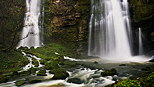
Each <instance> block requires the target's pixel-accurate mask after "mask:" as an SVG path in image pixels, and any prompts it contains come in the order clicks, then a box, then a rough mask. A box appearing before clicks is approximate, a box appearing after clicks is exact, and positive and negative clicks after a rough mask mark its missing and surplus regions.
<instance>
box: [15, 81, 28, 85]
mask: <svg viewBox="0 0 154 87" xmlns="http://www.w3.org/2000/svg"><path fill="white" fill-rule="evenodd" d="M25 83H26V81H18V82H16V86H21V85H23V84H25Z"/></svg>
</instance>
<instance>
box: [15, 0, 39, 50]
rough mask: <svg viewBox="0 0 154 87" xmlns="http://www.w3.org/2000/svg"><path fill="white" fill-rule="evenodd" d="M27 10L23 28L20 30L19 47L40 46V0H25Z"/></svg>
mask: <svg viewBox="0 0 154 87" xmlns="http://www.w3.org/2000/svg"><path fill="white" fill-rule="evenodd" d="M26 6H27V12H26V16H25V23H24V28H23V30H22V35H21V38H20V39H21V40H20V42H19V44H18V46H17V48H19V47H21V46H22V47H28V48H30V47H35V48H36V47H40V46H41V41H40V26H39V17H40V9H41V0H26Z"/></svg>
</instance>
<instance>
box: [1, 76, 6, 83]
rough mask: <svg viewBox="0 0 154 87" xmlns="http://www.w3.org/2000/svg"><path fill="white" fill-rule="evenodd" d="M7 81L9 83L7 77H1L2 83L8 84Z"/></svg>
mask: <svg viewBox="0 0 154 87" xmlns="http://www.w3.org/2000/svg"><path fill="white" fill-rule="evenodd" d="M7 81H8V78H7V77H5V76H3V75H0V83H3V82H7Z"/></svg>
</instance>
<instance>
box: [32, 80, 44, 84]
mask: <svg viewBox="0 0 154 87" xmlns="http://www.w3.org/2000/svg"><path fill="white" fill-rule="evenodd" d="M39 82H42V81H41V80H30V81H29V83H39Z"/></svg>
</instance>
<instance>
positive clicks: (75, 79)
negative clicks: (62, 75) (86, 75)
mask: <svg viewBox="0 0 154 87" xmlns="http://www.w3.org/2000/svg"><path fill="white" fill-rule="evenodd" d="M67 82H69V83H75V84H82V83H84V81H82V80H81V79H79V78H70V79H68V80H67Z"/></svg>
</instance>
